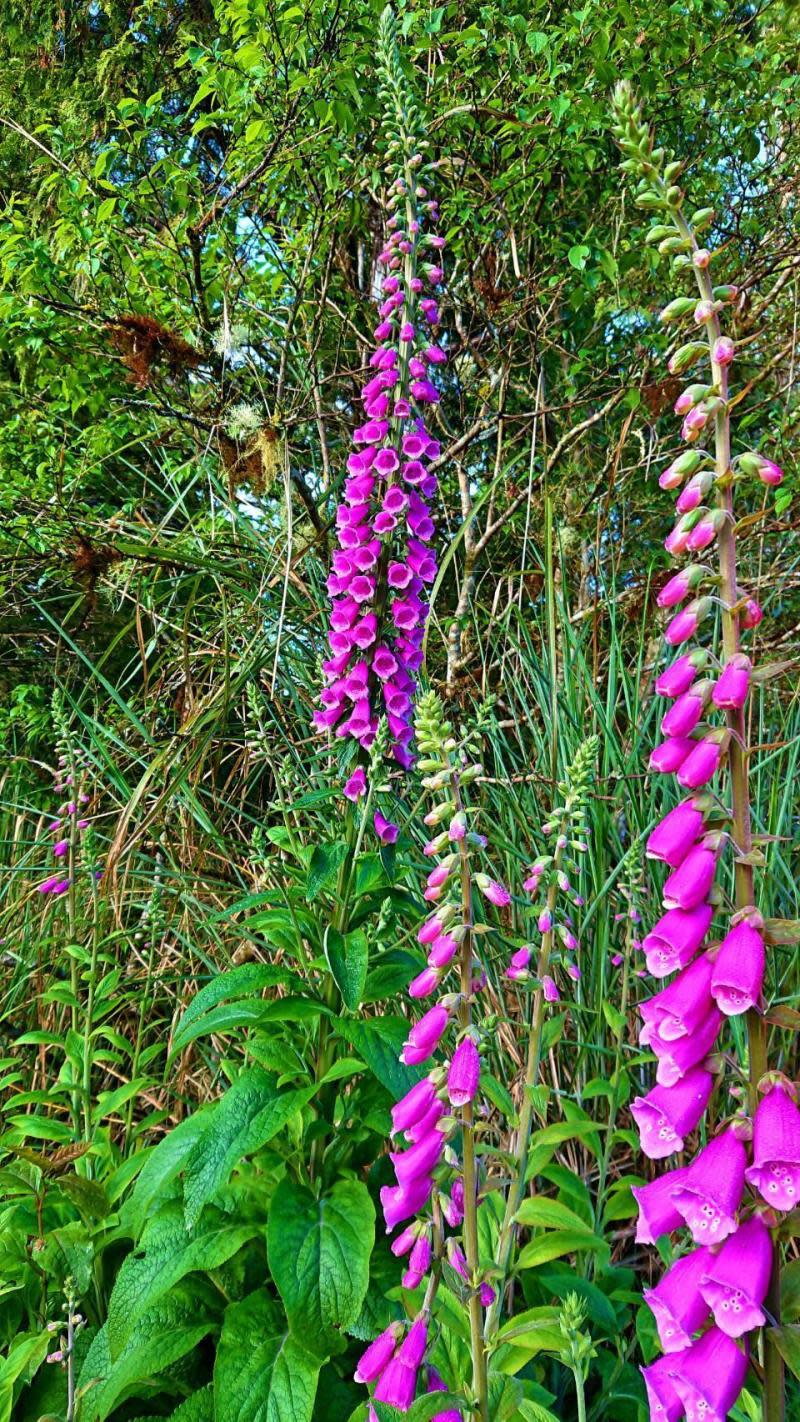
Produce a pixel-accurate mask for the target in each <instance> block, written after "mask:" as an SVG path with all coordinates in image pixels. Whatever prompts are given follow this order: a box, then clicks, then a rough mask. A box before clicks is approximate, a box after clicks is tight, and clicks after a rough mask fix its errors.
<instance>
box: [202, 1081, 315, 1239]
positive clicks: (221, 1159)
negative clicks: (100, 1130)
mask: <svg viewBox="0 0 800 1422" xmlns="http://www.w3.org/2000/svg"><path fill="white" fill-rule="evenodd" d="M316 1090H317V1088H316V1085H312V1086H304V1087H301V1088H300V1090H298V1091H280V1090H279V1089H278V1079H277V1077H275V1076H273V1075H272V1074H271V1073H270V1072H266V1071H262V1070H261V1068H260V1067H251V1068H250V1069H249V1070H248V1071H243V1072H242V1074H241V1075H240V1076H238V1077H237V1078H236V1081H235V1082H234V1083H233V1085H232V1086H230V1087H229V1088H228V1090H227V1091H226V1092H225V1094H224V1096H223V1097H222V1098H221V1099H220V1100H219V1101H218V1102H217V1104H216V1105H215V1106H214V1107H212V1109H211V1119H210V1123H209V1125H208V1126H207V1128H206V1130H205V1131H204V1132H203V1135H202V1137H201V1138H200V1139H199V1140H198V1142H197V1145H196V1146H195V1147H194V1149H193V1150H192V1152H191V1154H190V1156H189V1158H188V1160H187V1162H186V1179H185V1181H184V1188H183V1195H184V1204H185V1209H186V1223H187V1224H188V1225H192V1224H194V1223H195V1222H196V1221H197V1219H199V1216H200V1212H201V1210H202V1208H203V1206H204V1205H205V1204H206V1203H207V1202H208V1201H209V1200H212V1199H213V1198H214V1196H215V1194H216V1193H217V1191H218V1190H219V1189H221V1187H222V1186H223V1185H225V1184H227V1181H228V1179H229V1177H230V1175H231V1172H232V1171H233V1170H234V1168H235V1166H236V1165H237V1164H238V1162H239V1161H240V1160H241V1159H242V1158H243V1157H244V1156H246V1155H252V1154H253V1153H254V1152H255V1151H257V1150H261V1148H262V1146H265V1145H266V1144H267V1143H268V1142H269V1141H271V1140H272V1138H273V1137H274V1136H276V1135H277V1133H278V1131H280V1130H281V1129H282V1127H283V1126H285V1125H286V1122H287V1121H288V1120H289V1119H290V1117H291V1116H293V1115H294V1114H295V1112H296V1111H300V1110H302V1108H303V1106H305V1105H306V1104H307V1103H308V1102H309V1101H310V1100H311V1098H312V1097H313V1096H314V1094H315V1092H316Z"/></svg>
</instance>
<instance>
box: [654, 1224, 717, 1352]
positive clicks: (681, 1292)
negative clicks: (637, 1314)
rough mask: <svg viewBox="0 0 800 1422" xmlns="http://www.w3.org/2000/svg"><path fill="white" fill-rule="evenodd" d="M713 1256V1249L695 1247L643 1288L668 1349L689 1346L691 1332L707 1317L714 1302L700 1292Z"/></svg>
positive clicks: (663, 1344)
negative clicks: (653, 1282)
mask: <svg viewBox="0 0 800 1422" xmlns="http://www.w3.org/2000/svg"><path fill="white" fill-rule="evenodd" d="M712 1259H713V1255H712V1254H711V1250H710V1249H695V1250H694V1252H693V1253H692V1254H685V1255H684V1256H683V1257H682V1258H681V1259H677V1260H676V1261H675V1263H674V1264H673V1265H672V1267H671V1268H670V1269H668V1270H667V1272H666V1274H665V1275H664V1276H663V1278H662V1279H660V1280H659V1282H658V1283H657V1284H656V1286H655V1288H654V1289H645V1290H644V1301H645V1303H646V1304H647V1307H648V1308H649V1309H650V1312H651V1313H652V1315H653V1317H654V1318H655V1321H656V1328H657V1330H658V1337H659V1342H660V1343H661V1347H662V1348H663V1349H664V1352H665V1353H679V1352H680V1351H681V1349H683V1348H688V1346H689V1344H690V1343H691V1341H692V1334H693V1333H696V1332H697V1330H698V1328H701V1327H702V1325H703V1324H704V1323H705V1321H706V1319H707V1318H708V1314H709V1309H710V1307H711V1305H710V1304H709V1303H707V1302H706V1299H705V1298H704V1297H703V1295H702V1293H701V1292H700V1284H701V1281H702V1278H703V1275H704V1274H705V1273H706V1271H707V1270H708V1268H709V1265H710V1263H711V1261H712Z"/></svg>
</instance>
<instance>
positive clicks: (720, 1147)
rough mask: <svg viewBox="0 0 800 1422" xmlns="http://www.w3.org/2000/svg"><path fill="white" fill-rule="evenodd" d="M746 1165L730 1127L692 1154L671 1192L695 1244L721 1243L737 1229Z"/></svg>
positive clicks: (745, 1159) (738, 1143) (739, 1144)
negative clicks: (683, 1176)
mask: <svg viewBox="0 0 800 1422" xmlns="http://www.w3.org/2000/svg"><path fill="white" fill-rule="evenodd" d="M681 1084H682V1083H681ZM746 1165H747V1152H746V1150H745V1148H744V1146H743V1144H742V1142H741V1141H740V1140H739V1138H738V1136H737V1135H735V1133H734V1132H733V1131H732V1130H727V1131H723V1132H722V1134H721V1135H718V1136H715V1137H714V1139H713V1140H712V1141H710V1142H709V1144H708V1145H707V1146H706V1147H705V1148H704V1149H703V1150H701V1151H700V1154H699V1155H697V1156H695V1158H694V1160H693V1161H692V1163H691V1165H690V1166H689V1173H688V1175H687V1176H686V1179H685V1180H683V1181H682V1183H681V1184H680V1185H679V1186H678V1188H677V1190H676V1191H675V1195H674V1199H675V1208H676V1209H677V1210H679V1211H680V1213H681V1214H682V1215H683V1218H684V1220H685V1222H686V1224H687V1225H688V1227H689V1231H690V1233H691V1236H692V1239H693V1240H694V1242H695V1244H721V1243H722V1240H723V1239H727V1237H728V1235H729V1234H732V1233H733V1231H734V1230H735V1229H736V1211H737V1210H738V1208H739V1205H740V1204H741V1200H742V1193H743V1191H744V1172H745V1166H746Z"/></svg>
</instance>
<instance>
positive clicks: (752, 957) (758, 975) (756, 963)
mask: <svg viewBox="0 0 800 1422" xmlns="http://www.w3.org/2000/svg"><path fill="white" fill-rule="evenodd" d="M765 963H766V950H765V948H764V939H763V937H762V936H761V933H760V932H759V930H758V929H757V928H755V927H754V926H753V924H750V923H748V922H747V921H746V920H742V921H741V922H740V923H736V924H734V926H733V928H732V929H731V930H730V932H729V933H726V935H725V937H724V938H723V940H722V942H721V944H720V946H719V950H718V952H717V956H716V959H715V961H714V968H713V971H712V974H711V996H712V997H713V998H714V1000H715V1002H716V1004H717V1006H718V1008H719V1009H720V1012H724V1013H725V1016H726V1017H736V1016H738V1014H739V1013H741V1012H749V1010H750V1008H751V1007H755V1006H756V1004H757V1002H758V1000H759V998H760V997H761V988H762V985H763V982H764V967H765Z"/></svg>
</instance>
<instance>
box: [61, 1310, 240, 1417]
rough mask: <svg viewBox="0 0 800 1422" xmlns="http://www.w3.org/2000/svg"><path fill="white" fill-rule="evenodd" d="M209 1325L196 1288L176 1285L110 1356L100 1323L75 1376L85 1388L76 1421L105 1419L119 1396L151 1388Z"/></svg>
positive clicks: (106, 1337) (189, 1350) (109, 1414)
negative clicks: (77, 1374)
mask: <svg viewBox="0 0 800 1422" xmlns="http://www.w3.org/2000/svg"><path fill="white" fill-rule="evenodd" d="M213 1326H214V1321H213V1319H212V1318H211V1316H210V1315H208V1314H207V1313H206V1310H205V1308H204V1307H203V1306H202V1303H201V1300H200V1299H199V1298H198V1295H197V1291H196V1290H192V1289H188V1288H186V1289H184V1288H182V1286H181V1285H179V1286H178V1288H177V1289H175V1290H173V1291H172V1292H171V1293H169V1294H167V1295H165V1296H164V1298H162V1299H160V1300H159V1302H158V1303H157V1304H156V1305H155V1307H154V1308H152V1309H149V1310H148V1312H147V1313H146V1314H143V1316H142V1317H141V1318H140V1319H139V1321H138V1323H137V1324H136V1326H135V1327H134V1328H133V1330H132V1331H131V1334H130V1336H129V1338H128V1340H127V1342H126V1344H125V1347H124V1348H123V1350H122V1352H121V1353H120V1355H119V1357H118V1358H116V1359H114V1360H112V1359H111V1354H110V1351H109V1347H108V1334H107V1330H106V1327H105V1326H104V1327H103V1328H102V1329H101V1330H100V1332H99V1333H98V1334H97V1336H96V1337H95V1338H94V1339H93V1340H92V1344H91V1347H90V1349H89V1352H88V1353H87V1355H86V1359H85V1362H84V1364H83V1367H82V1369H81V1372H80V1376H79V1387H80V1389H81V1391H82V1392H83V1391H84V1390H85V1397H84V1400H83V1403H82V1406H81V1422H105V1419H106V1418H107V1417H110V1416H111V1414H112V1412H113V1411H114V1409H115V1408H116V1406H117V1404H118V1403H119V1402H120V1401H121V1400H122V1399H123V1398H124V1397H135V1396H141V1395H142V1392H148V1391H150V1390H151V1389H152V1387H153V1386H155V1380H156V1379H157V1378H158V1375H159V1374H160V1373H162V1372H163V1371H164V1369H165V1368H168V1367H170V1366H171V1364H172V1363H175V1362H177V1360H178V1359H179V1358H183V1357H185V1355H186V1354H187V1353H189V1352H191V1350H192V1348H195V1347H196V1346H197V1344H198V1343H199V1342H200V1341H201V1339H202V1338H205V1336H206V1334H207V1333H209V1332H210V1331H211V1329H212V1328H213Z"/></svg>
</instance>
